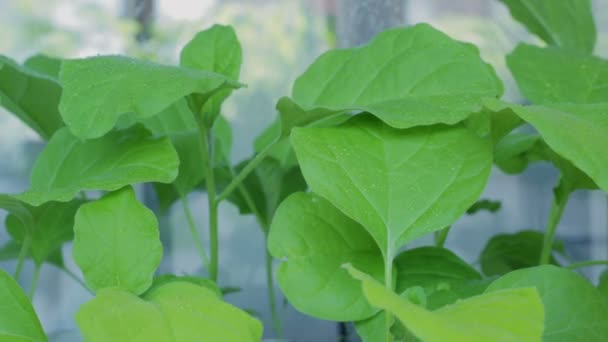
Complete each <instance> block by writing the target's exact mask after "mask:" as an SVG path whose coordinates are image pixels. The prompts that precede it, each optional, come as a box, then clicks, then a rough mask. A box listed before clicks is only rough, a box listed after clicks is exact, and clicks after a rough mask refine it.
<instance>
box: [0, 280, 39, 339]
mask: <svg viewBox="0 0 608 342" xmlns="http://www.w3.org/2000/svg"><path fill="white" fill-rule="evenodd" d="M0 303H2V305H0V340H2V341H7V342H9V341H10V342H27V341H30V342H46V341H47V338H46V335H45V334H44V331H43V330H42V326H41V325H40V321H39V320H38V317H37V316H36V312H35V311H34V308H33V307H32V303H31V302H30V300H29V298H27V296H26V295H25V293H23V290H21V287H19V284H17V282H16V281H15V280H14V279H13V278H12V277H11V276H10V275H8V273H6V272H5V271H4V270H2V269H0Z"/></svg>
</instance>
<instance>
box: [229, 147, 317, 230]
mask: <svg viewBox="0 0 608 342" xmlns="http://www.w3.org/2000/svg"><path fill="white" fill-rule="evenodd" d="M249 161H250V160H249V159H248V160H245V161H243V162H242V163H240V164H239V165H237V167H236V171H237V172H238V171H240V170H241V169H242V168H243V167H245V165H247V163H249ZM242 185H243V187H244V189H245V191H247V193H248V194H249V196H250V197H251V198H252V200H253V204H254V205H255V207H256V210H257V211H258V213H259V214H260V216H261V217H260V218H261V220H262V221H263V222H261V224H262V228H263V229H267V227H268V226H269V225H270V221H271V220H272V217H273V216H274V213H275V211H276V210H277V208H278V206H279V204H280V203H281V202H282V201H283V200H284V199H285V198H286V197H287V196H289V195H290V194H292V193H294V192H297V191H304V190H306V188H307V185H306V182H305V181H304V177H303V176H302V172H300V168H299V167H291V168H288V169H285V168H283V167H282V166H281V163H280V162H279V161H277V160H275V159H272V158H265V159H264V160H262V162H261V163H260V164H259V165H258V166H257V167H256V168H255V169H254V170H253V172H251V173H249V175H248V176H247V177H246V178H245V180H244V181H243V183H242ZM228 200H230V201H231V202H233V203H234V204H236V205H237V206H238V207H239V211H240V213H241V214H248V213H251V209H250V208H249V206H248V205H247V202H246V200H245V198H244V197H243V194H242V193H241V192H240V191H236V190H235V191H233V192H232V194H231V195H230V196H229V197H228Z"/></svg>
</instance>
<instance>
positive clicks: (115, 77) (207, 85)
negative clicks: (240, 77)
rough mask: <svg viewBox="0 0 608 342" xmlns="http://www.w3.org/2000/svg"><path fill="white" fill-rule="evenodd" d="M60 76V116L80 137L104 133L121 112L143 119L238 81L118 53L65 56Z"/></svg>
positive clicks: (233, 86) (236, 85)
mask: <svg viewBox="0 0 608 342" xmlns="http://www.w3.org/2000/svg"><path fill="white" fill-rule="evenodd" d="M59 78H60V80H61V84H62V85H63V87H64V91H63V96H62V97H61V102H60V104H59V109H60V111H61V115H62V117H63V119H64V121H65V123H66V124H67V125H68V126H69V127H70V130H71V132H72V133H73V134H74V135H76V136H77V137H79V138H85V139H91V138H97V137H100V136H102V135H104V134H106V133H107V132H109V131H110V130H111V129H112V128H113V127H114V126H115V125H116V123H117V121H118V120H119V118H120V117H121V116H123V115H125V114H132V115H134V116H135V117H136V118H137V119H143V118H146V117H150V116H153V115H155V114H158V113H160V112H161V111H162V110H163V109H165V108H167V107H169V106H170V105H171V104H173V103H175V102H176V101H177V100H179V99H181V98H182V97H184V96H187V95H190V94H200V95H201V96H202V97H205V98H207V97H208V96H210V95H211V94H212V93H213V92H215V91H217V90H220V89H227V88H236V87H238V86H239V84H238V83H236V82H234V81H231V80H229V79H228V78H226V77H224V76H221V75H218V74H215V73H212V72H208V71H201V70H195V69H188V68H181V67H173V66H165V65H159V64H155V63H151V62H147V61H142V60H136V59H131V58H127V57H122V56H97V57H90V58H85V59H73V60H66V61H64V62H63V64H62V68H61V73H60V75H59Z"/></svg>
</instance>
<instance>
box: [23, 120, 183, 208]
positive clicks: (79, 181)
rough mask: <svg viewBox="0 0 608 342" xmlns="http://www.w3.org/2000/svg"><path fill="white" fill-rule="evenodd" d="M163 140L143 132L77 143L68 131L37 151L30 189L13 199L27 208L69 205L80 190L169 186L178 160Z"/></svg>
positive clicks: (138, 129)
mask: <svg viewBox="0 0 608 342" xmlns="http://www.w3.org/2000/svg"><path fill="white" fill-rule="evenodd" d="M177 158H178V157H177V154H176V153H175V150H174V149H173V146H171V143H170V141H169V139H167V138H154V137H152V136H151V135H150V133H149V132H148V131H146V130H145V129H143V128H142V127H139V126H135V127H132V128H130V129H128V130H123V131H115V132H112V133H110V134H108V135H106V136H104V137H102V138H99V139H94V140H87V141H82V140H79V139H78V138H76V137H74V136H73V135H71V134H70V132H69V131H68V129H67V128H63V129H61V130H60V131H58V132H57V133H56V134H55V135H54V136H53V138H52V139H51V141H49V143H48V145H47V146H46V148H45V149H44V150H43V151H42V153H41V154H40V156H39V157H38V159H37V160H36V163H35V164H34V168H33V170H32V175H31V177H30V183H31V187H30V190H28V191H27V192H25V193H23V194H20V195H17V196H16V197H17V198H19V199H20V200H23V201H25V202H27V203H29V204H32V205H40V204H42V203H45V202H48V201H64V202H65V201H69V200H71V199H72V198H74V196H75V195H76V194H77V193H78V192H80V191H83V190H107V191H112V190H117V189H120V188H121V187H123V186H125V185H129V184H134V183H142V182H154V181H156V182H164V183H169V182H171V181H173V180H174V179H175V177H176V176H177V168H178V164H179V160H178V159H177Z"/></svg>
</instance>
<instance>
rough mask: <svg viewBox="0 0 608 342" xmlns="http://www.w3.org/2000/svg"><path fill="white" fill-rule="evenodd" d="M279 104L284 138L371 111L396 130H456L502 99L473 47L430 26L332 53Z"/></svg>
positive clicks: (386, 34)
mask: <svg viewBox="0 0 608 342" xmlns="http://www.w3.org/2000/svg"><path fill="white" fill-rule="evenodd" d="M292 94H293V95H292V99H287V98H284V99H282V100H280V101H279V104H278V105H277V109H278V110H279V111H280V115H281V120H282V126H283V127H282V131H283V132H284V133H283V135H286V134H287V133H288V132H289V129H290V128H291V127H295V126H303V125H306V124H307V123H310V122H312V121H315V120H318V119H319V118H322V117H326V116H328V115H333V114H336V113H341V112H349V111H361V112H370V113H372V114H373V115H375V116H377V117H379V118H380V119H381V120H383V121H384V122H385V123H387V124H389V125H391V126H394V127H396V128H408V127H413V126H419V125H431V124H437V123H446V124H454V123H457V122H459V121H462V120H463V119H465V118H467V117H468V116H469V115H470V114H471V113H473V112H476V111H479V110H480V109H481V99H482V98H483V97H500V95H501V94H502V84H501V82H500V80H499V79H498V78H497V76H496V74H495V73H494V71H493V70H492V68H491V67H490V66H489V65H488V64H486V63H484V62H483V61H482V60H481V58H480V57H479V51H478V50H477V48H476V47H474V46H473V45H471V44H464V43H461V42H458V41H455V40H453V39H451V38H450V37H448V36H447V35H445V34H443V33H442V32H440V31H438V30H436V29H434V28H432V27H431V26H429V25H426V24H418V25H415V26H412V27H408V28H398V29H392V30H387V31H384V32H382V33H380V34H379V35H378V36H377V37H376V38H374V39H373V40H372V41H371V42H370V43H369V44H367V45H365V46H363V47H360V48H352V49H341V50H332V51H329V52H326V53H325V54H323V55H322V56H321V57H319V58H318V59H317V60H316V61H315V62H314V63H313V64H312V65H311V66H310V67H309V68H308V70H306V72H304V74H302V75H301V76H300V77H299V78H298V79H297V80H296V82H295V84H294V87H293V93H292Z"/></svg>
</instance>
